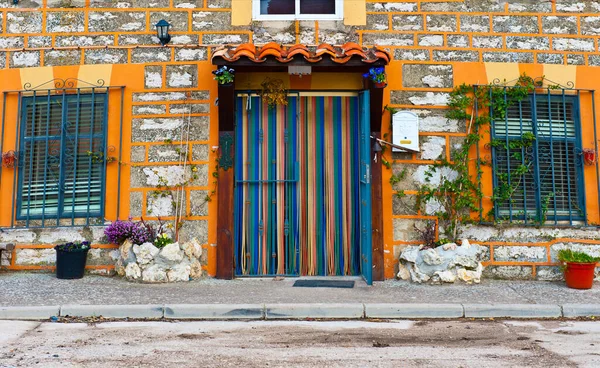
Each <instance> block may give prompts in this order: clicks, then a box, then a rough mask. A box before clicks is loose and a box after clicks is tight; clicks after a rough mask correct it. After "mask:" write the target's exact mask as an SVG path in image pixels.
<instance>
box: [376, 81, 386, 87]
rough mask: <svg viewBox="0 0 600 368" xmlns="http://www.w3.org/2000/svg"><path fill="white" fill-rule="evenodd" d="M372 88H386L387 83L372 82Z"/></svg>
mask: <svg viewBox="0 0 600 368" xmlns="http://www.w3.org/2000/svg"><path fill="white" fill-rule="evenodd" d="M373 86H375V88H385V87H387V83H385V82H373Z"/></svg>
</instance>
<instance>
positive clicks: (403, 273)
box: [396, 263, 410, 280]
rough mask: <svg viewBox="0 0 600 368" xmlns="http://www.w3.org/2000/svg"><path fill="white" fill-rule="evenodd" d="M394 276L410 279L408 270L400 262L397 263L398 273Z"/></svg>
mask: <svg viewBox="0 0 600 368" xmlns="http://www.w3.org/2000/svg"><path fill="white" fill-rule="evenodd" d="M396 276H397V277H398V278H399V279H402V280H408V279H410V271H409V270H408V268H406V266H404V265H403V264H402V263H400V264H399V265H398V274H397V275H396Z"/></svg>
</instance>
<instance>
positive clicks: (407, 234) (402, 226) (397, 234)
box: [393, 218, 427, 241]
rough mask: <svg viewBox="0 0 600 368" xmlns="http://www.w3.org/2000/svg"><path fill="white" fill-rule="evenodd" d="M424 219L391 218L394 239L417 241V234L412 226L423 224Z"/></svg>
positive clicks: (424, 222)
mask: <svg viewBox="0 0 600 368" xmlns="http://www.w3.org/2000/svg"><path fill="white" fill-rule="evenodd" d="M426 222H427V221H426V220H416V219H398V218H395V219H393V227H394V241H418V240H421V239H419V234H418V233H417V232H416V231H415V228H414V226H415V225H417V226H424V225H425V224H426Z"/></svg>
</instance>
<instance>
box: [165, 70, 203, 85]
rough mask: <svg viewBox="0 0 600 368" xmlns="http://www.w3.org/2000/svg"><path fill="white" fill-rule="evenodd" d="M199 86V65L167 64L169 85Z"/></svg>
mask: <svg viewBox="0 0 600 368" xmlns="http://www.w3.org/2000/svg"><path fill="white" fill-rule="evenodd" d="M196 86H198V65H195V64H194V65H167V87H170V88H185V87H196Z"/></svg>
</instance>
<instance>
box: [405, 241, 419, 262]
mask: <svg viewBox="0 0 600 368" xmlns="http://www.w3.org/2000/svg"><path fill="white" fill-rule="evenodd" d="M418 255H419V247H418V246H415V245H411V246H408V247H406V248H404V249H403V250H402V253H400V259H403V260H405V261H407V262H412V263H415V262H416V261H417V256H418Z"/></svg>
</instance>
